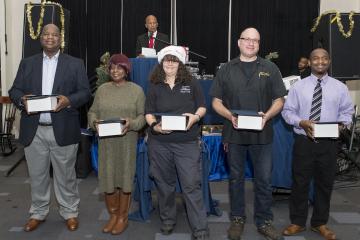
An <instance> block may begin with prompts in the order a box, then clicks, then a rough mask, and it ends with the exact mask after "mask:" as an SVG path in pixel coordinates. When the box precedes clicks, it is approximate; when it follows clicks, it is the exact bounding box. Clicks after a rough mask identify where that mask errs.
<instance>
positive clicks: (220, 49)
mask: <svg viewBox="0 0 360 240" xmlns="http://www.w3.org/2000/svg"><path fill="white" fill-rule="evenodd" d="M176 4H177V6H176V8H177V30H178V31H177V34H178V45H181V46H187V47H189V49H190V50H191V51H194V52H196V53H199V54H201V55H205V56H206V57H207V59H205V60H204V59H202V58H199V57H197V56H195V55H191V54H190V56H189V58H190V59H191V60H193V61H198V62H199V63H200V68H201V69H202V70H204V71H205V72H207V73H214V71H215V66H217V65H218V64H219V63H221V62H227V42H228V26H229V24H228V22H229V20H228V19H229V0H197V1H194V0H181V1H179V0H178V1H176ZM202 70H200V71H202Z"/></svg>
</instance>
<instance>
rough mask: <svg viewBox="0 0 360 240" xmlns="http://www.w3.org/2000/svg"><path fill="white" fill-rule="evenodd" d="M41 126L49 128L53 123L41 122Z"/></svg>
mask: <svg viewBox="0 0 360 240" xmlns="http://www.w3.org/2000/svg"><path fill="white" fill-rule="evenodd" d="M39 126H43V127H49V126H52V123H41V122H39Z"/></svg>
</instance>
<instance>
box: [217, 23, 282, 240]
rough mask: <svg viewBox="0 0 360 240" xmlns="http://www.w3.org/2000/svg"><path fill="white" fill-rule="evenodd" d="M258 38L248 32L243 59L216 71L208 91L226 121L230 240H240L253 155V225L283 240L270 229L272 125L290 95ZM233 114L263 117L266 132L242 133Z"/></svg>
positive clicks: (240, 44) (252, 31)
mask: <svg viewBox="0 0 360 240" xmlns="http://www.w3.org/2000/svg"><path fill="white" fill-rule="evenodd" d="M259 44H260V34H259V32H258V31H257V30H256V29H255V28H247V29H245V30H244V31H243V32H242V33H241V35H240V38H239V40H238V47H239V49H240V57H237V58H235V59H232V60H231V61H230V62H228V63H226V64H225V65H224V66H222V67H221V68H220V70H219V71H218V73H217V75H216V78H215V80H214V83H213V85H212V87H211V90H210V95H211V96H212V97H213V101H212V106H213V108H214V110H215V111H216V112H217V113H218V114H220V115H221V116H223V117H224V118H225V120H224V128H223V132H222V134H223V135H222V136H223V141H224V142H225V143H228V154H227V160H228V164H229V168H230V179H229V191H230V208H231V212H230V219H231V225H230V228H229V229H228V238H229V239H230V240H240V239H241V235H242V233H243V230H244V225H245V220H246V215H245V186H244V182H245V176H244V175H245V161H246V158H247V154H248V153H249V155H250V158H251V160H252V164H253V167H254V175H255V178H254V193H255V200H254V222H255V225H256V227H257V229H258V232H259V233H260V234H262V235H264V236H265V237H266V238H267V239H272V240H280V239H283V237H282V235H281V234H280V233H279V232H278V231H277V230H276V229H275V228H274V226H273V225H272V220H273V213H272V211H271V204H272V187H271V174H272V171H271V169H272V158H271V155H272V141H273V129H272V121H271V118H273V117H274V116H275V115H276V114H278V113H279V112H280V111H281V109H282V107H283V104H284V98H283V97H284V96H285V94H286V90H285V87H284V84H283V81H282V78H281V73H280V71H279V69H278V68H277V67H276V65H275V64H274V63H272V62H270V61H268V60H265V59H263V58H261V57H259V56H257V54H258V51H259ZM232 110H250V111H253V112H254V113H255V114H257V113H258V115H260V116H262V130H260V131H256V130H247V129H238V126H237V117H235V116H234V115H233V113H232V112H231V111H232Z"/></svg>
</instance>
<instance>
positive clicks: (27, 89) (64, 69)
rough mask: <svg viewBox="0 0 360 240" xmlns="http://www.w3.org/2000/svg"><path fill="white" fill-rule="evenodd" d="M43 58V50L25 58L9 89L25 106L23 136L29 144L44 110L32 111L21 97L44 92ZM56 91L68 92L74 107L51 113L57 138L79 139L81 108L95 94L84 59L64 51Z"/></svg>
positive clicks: (67, 142)
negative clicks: (92, 91) (91, 87)
mask: <svg viewBox="0 0 360 240" xmlns="http://www.w3.org/2000/svg"><path fill="white" fill-rule="evenodd" d="M42 61H43V54H42V53H41V54H36V55H34V56H31V57H28V58H25V59H23V60H21V62H20V65H19V69H18V72H17V75H16V78H15V81H14V83H13V86H12V87H11V89H10V90H9V96H10V98H11V100H12V101H13V103H14V104H15V105H16V106H17V107H18V108H19V109H20V110H22V111H21V120H20V136H19V140H20V143H22V144H23V145H25V146H27V145H29V144H30V143H31V142H32V140H33V138H34V136H35V133H36V130H37V128H38V123H39V118H40V114H31V115H28V114H27V113H26V111H25V110H24V107H23V106H22V104H21V97H23V96H24V95H28V94H34V95H41V94H42ZM52 94H59V95H64V96H66V97H68V98H69V100H70V107H68V108H64V109H62V110H61V111H59V112H56V113H51V119H52V124H53V129H54V135H55V139H56V142H57V143H58V144H59V145H60V146H66V145H70V144H75V143H78V142H79V141H80V123H79V112H78V110H77V108H78V107H80V106H82V105H83V104H85V103H87V102H88V100H89V99H90V96H91V93H90V88H89V81H88V78H87V75H86V71H85V67H84V64H83V62H82V60H80V59H78V58H75V57H72V56H69V55H67V54H62V53H60V55H59V59H58V63H57V68H56V73H55V79H54V86H53V90H52Z"/></svg>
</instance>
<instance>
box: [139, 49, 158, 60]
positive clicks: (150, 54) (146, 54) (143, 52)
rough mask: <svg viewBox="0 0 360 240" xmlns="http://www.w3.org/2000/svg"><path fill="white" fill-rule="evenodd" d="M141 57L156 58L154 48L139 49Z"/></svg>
mask: <svg viewBox="0 0 360 240" xmlns="http://www.w3.org/2000/svg"><path fill="white" fill-rule="evenodd" d="M141 55H143V56H144V57H146V58H156V57H157V55H156V50H155V49H154V48H145V47H143V48H141Z"/></svg>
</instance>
